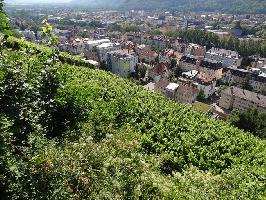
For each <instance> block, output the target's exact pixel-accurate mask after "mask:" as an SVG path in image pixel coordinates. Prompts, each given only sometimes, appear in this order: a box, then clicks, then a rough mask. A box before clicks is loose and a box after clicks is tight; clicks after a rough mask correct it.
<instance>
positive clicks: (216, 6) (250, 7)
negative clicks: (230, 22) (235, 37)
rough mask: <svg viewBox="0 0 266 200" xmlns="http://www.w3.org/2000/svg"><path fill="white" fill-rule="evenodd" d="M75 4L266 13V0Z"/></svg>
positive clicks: (101, 0) (76, 1)
mask: <svg viewBox="0 0 266 200" xmlns="http://www.w3.org/2000/svg"><path fill="white" fill-rule="evenodd" d="M72 3H73V4H75V5H81V4H82V5H87V6H90V7H114V8H130V9H138V8H142V9H143V8H146V9H153V8H167V9H175V10H184V11H188V10H191V11H223V12H232V13H266V9H265V8H266V0H252V1H250V0H165V1H160V0H146V1H142V0H98V1H93V0H72Z"/></svg>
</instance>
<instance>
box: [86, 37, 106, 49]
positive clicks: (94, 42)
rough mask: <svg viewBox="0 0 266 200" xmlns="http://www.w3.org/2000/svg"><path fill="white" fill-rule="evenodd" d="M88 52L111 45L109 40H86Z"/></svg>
mask: <svg viewBox="0 0 266 200" xmlns="http://www.w3.org/2000/svg"><path fill="white" fill-rule="evenodd" d="M84 43H85V48H86V50H90V51H91V50H93V48H95V47H97V46H99V45H101V44H103V43H110V40H109V39H101V40H84Z"/></svg>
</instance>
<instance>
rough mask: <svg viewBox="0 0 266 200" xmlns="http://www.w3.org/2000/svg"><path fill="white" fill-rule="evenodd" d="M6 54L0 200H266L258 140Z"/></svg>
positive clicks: (78, 70) (30, 53)
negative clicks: (2, 199) (0, 198)
mask: <svg viewBox="0 0 266 200" xmlns="http://www.w3.org/2000/svg"><path fill="white" fill-rule="evenodd" d="M5 46H6V47H7V48H5V49H4V50H3V51H2V56H1V58H0V87H1V92H0V113H1V117H0V119H1V120H0V129H1V135H0V145H1V146H0V192H1V194H0V195H1V197H3V198H6V199H265V198H266V148H265V147H266V145H265V141H263V140H260V139H258V138H255V137H254V136H252V135H251V134H249V133H244V132H242V131H241V130H238V129H236V128H234V127H232V126H230V125H229V124H227V123H225V122H222V121H214V120H212V119H210V118H209V117H207V116H205V115H202V114H200V113H197V112H194V111H192V110H191V109H190V108H188V107H186V106H185V105H182V104H177V103H175V102H173V101H170V100H167V99H165V98H163V97H162V96H160V95H157V94H154V93H151V92H149V91H146V90H144V89H142V88H141V87H139V86H137V85H135V84H134V83H132V82H130V81H129V80H125V79H121V78H119V77H116V76H114V75H112V74H111V73H107V72H104V71H101V70H97V69H93V67H90V66H89V65H88V64H86V65H85V64H84V65H83V66H87V67H81V66H80V65H82V63H81V61H79V58H76V57H72V56H70V55H67V54H62V53H60V54H58V52H56V51H54V50H51V49H49V48H45V47H41V46H38V45H33V44H30V43H27V42H21V41H19V40H16V39H13V38H9V40H8V41H7V43H6V45H5ZM8 48H9V49H8ZM74 65H79V66H74Z"/></svg>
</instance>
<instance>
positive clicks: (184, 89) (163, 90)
mask: <svg viewBox="0 0 266 200" xmlns="http://www.w3.org/2000/svg"><path fill="white" fill-rule="evenodd" d="M154 91H155V92H158V93H160V94H162V95H164V96H165V97H167V98H169V99H172V100H175V101H177V102H181V103H187V104H192V103H193V102H195V101H196V99H197V96H198V94H199V90H198V89H197V88H195V87H193V86H191V85H189V84H177V83H171V82H169V81H167V80H163V79H162V80H160V81H159V82H158V83H155V88H154Z"/></svg>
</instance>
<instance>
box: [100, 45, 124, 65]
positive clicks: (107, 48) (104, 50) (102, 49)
mask: <svg viewBox="0 0 266 200" xmlns="http://www.w3.org/2000/svg"><path fill="white" fill-rule="evenodd" d="M120 49H121V45H120V44H119V43H111V42H109V43H102V44H100V45H98V46H97V47H96V52H97V55H98V60H99V61H106V60H107V53H108V52H110V51H117V50H120Z"/></svg>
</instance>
